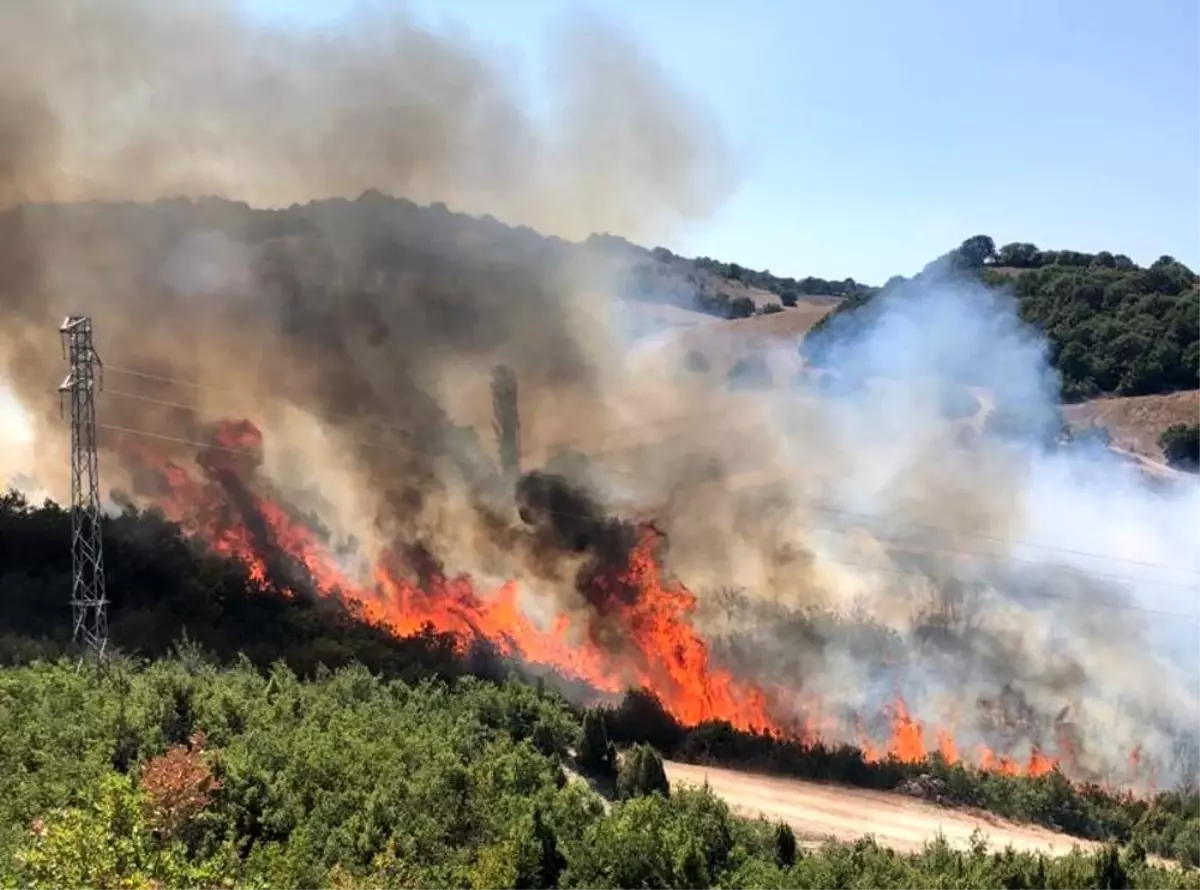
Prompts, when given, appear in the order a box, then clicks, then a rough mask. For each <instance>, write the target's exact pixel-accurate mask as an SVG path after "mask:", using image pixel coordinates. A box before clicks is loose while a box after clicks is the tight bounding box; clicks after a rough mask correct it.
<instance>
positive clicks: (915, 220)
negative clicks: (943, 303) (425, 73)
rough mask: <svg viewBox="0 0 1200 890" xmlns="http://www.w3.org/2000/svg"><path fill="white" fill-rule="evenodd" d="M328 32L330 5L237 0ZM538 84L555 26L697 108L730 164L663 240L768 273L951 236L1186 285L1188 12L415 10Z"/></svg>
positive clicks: (1188, 3)
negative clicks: (1169, 273)
mask: <svg viewBox="0 0 1200 890" xmlns="http://www.w3.org/2000/svg"><path fill="white" fill-rule="evenodd" d="M242 2H244V3H246V4H247V5H248V6H249V7H250V8H252V9H253V10H254V12H255V14H258V15H262V16H264V17H268V18H274V19H280V20H283V21H291V22H296V23H305V24H314V23H316V24H320V23H322V22H325V21H331V20H335V19H336V17H337V16H338V15H339V14H340V13H342V12H343V11H344V9H345V8H346V7H347V6H348V5H349V4H348V3H346V2H343V0H324V2H323V0H242ZM406 5H407V6H408V7H409V8H410V9H412V10H413V12H414V14H415V15H416V16H417V17H418V18H420V19H423V20H427V21H430V22H433V23H439V22H444V21H446V20H450V21H453V22H456V23H458V24H461V25H462V26H465V28H466V29H467V30H469V31H470V32H471V33H472V34H473V35H474V36H475V37H476V38H477V39H482V40H484V41H486V42H489V43H493V44H496V45H497V46H499V47H504V48H507V49H510V50H514V51H516V52H517V53H519V54H520V56H521V57H522V60H523V61H524V63H525V64H526V65H527V67H528V69H529V71H530V72H536V71H537V66H538V65H539V58H540V56H541V55H542V54H543V53H544V52H545V50H546V38H547V36H548V33H549V32H551V30H552V28H553V25H554V24H555V23H556V22H557V21H559V20H560V19H561V18H562V17H563V16H565V15H567V14H569V13H570V12H571V11H572V10H573V9H579V8H583V9H589V10H590V11H593V12H598V13H599V14H601V15H602V16H603V17H604V18H606V19H607V20H609V21H610V22H612V23H614V24H616V25H617V26H618V27H620V28H621V29H622V30H624V31H625V32H626V33H627V34H628V35H630V36H631V37H632V38H633V40H634V41H635V42H636V43H637V44H638V45H639V46H640V47H641V48H642V49H643V50H644V51H645V52H647V53H648V54H650V55H652V56H653V57H655V58H656V59H657V60H658V62H659V64H660V65H661V66H662V67H663V68H664V69H665V70H666V71H667V73H668V75H669V76H670V77H671V78H672V79H674V80H675V81H676V82H677V83H678V84H680V85H681V86H683V87H684V88H685V89H686V90H688V91H689V92H690V93H692V94H693V95H695V96H697V97H700V98H701V99H702V100H703V101H705V102H706V103H707V104H708V105H709V107H710V108H711V110H712V111H713V112H714V113H715V114H716V116H717V117H718V119H719V120H720V122H721V123H722V125H723V127H724V129H725V130H726V133H727V135H728V136H729V138H730V139H731V141H732V142H733V143H734V145H735V147H736V149H737V151H738V154H739V157H740V159H741V162H742V163H741V168H742V177H741V180H740V187H739V189H738V191H737V192H736V194H735V195H734V196H733V197H732V198H731V199H730V200H729V201H728V202H727V203H726V204H725V205H724V206H723V207H722V208H721V209H720V211H719V212H718V213H717V215H716V216H715V217H714V218H713V219H712V220H710V221H709V222H707V223H705V224H703V225H699V226H697V227H695V228H694V229H692V230H689V231H687V232H684V233H673V234H674V235H675V237H674V238H670V237H668V238H664V240H665V242H666V246H668V247H670V248H672V249H674V250H677V251H678V252H681V253H685V254H689V255H696V254H706V255H709V256H713V257H717V258H719V259H723V260H728V261H734V262H739V263H741V264H743V265H747V266H752V267H755V268H760V269H761V268H769V269H770V270H771V271H773V272H775V273H776V274H781V275H793V276H803V275H819V276H822V277H827V278H844V277H847V276H852V277H854V278H857V279H859V280H862V281H867V282H871V283H882V281H883V280H885V279H886V278H888V277H889V276H890V275H892V274H897V273H899V274H911V273H913V272H915V271H917V270H918V269H919V268H920V267H921V266H922V265H924V264H925V262H927V261H928V260H930V259H932V258H933V257H934V256H936V255H938V254H941V253H943V252H945V250H947V249H948V248H950V247H952V246H954V245H955V244H957V243H958V242H959V241H961V240H962V239H963V238H965V237H967V236H969V235H973V234H977V233H984V234H989V235H991V236H992V237H994V238H995V239H996V241H997V243H1005V242H1008V241H1015V240H1021V241H1033V242H1035V243H1037V244H1038V245H1040V246H1042V247H1046V248H1071V249H1075V250H1085V251H1096V250H1111V251H1113V252H1122V253H1127V254H1129V255H1130V256H1132V257H1133V258H1134V259H1135V260H1137V261H1138V262H1142V263H1149V262H1151V261H1153V260H1154V259H1156V258H1157V257H1158V256H1159V255H1160V254H1164V253H1169V254H1171V255H1173V256H1175V257H1177V258H1178V259H1180V260H1183V261H1184V262H1186V263H1188V264H1189V265H1190V266H1192V268H1194V269H1200V4H1197V3H1196V2H1194V0H1137V2H1133V0H1093V2H1085V0H1011V2H1006V3H1002V4H996V3H982V2H978V3H976V2H963V0H905V2H903V3H895V2H887V0H870V2H868V0H738V2H736V3H735V2H717V0H693V2H685V0H607V2H605V3H603V4H599V3H596V4H591V5H589V4H580V3H571V2H566V0H507V2H505V0H442V2H435V0H414V2H410V3H408V4H406Z"/></svg>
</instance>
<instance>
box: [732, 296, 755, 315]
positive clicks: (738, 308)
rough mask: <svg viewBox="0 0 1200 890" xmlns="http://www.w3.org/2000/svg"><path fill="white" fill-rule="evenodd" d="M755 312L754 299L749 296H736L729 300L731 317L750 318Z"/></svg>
mask: <svg viewBox="0 0 1200 890" xmlns="http://www.w3.org/2000/svg"><path fill="white" fill-rule="evenodd" d="M753 314H754V301H753V300H752V299H750V298H749V297H734V298H733V299H732V300H730V301H729V317H730V318H731V319H732V318H749V317H750V316H752V315H753Z"/></svg>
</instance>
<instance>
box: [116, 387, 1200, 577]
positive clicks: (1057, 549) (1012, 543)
mask: <svg viewBox="0 0 1200 890" xmlns="http://www.w3.org/2000/svg"><path fill="white" fill-rule="evenodd" d="M105 369H106V370H107V371H110V372H114V371H115V372H118V373H123V374H130V375H134V376H138V377H145V378H148V379H151V380H158V381H162V382H166V383H175V384H179V385H182V386H188V387H193V388H196V389H205V390H211V391H214V392H230V391H231V390H227V389H224V388H221V387H213V386H209V385H205V384H200V383H195V382H192V381H189V380H183V379H181V378H177V377H168V376H164V375H159V374H149V373H146V372H143V371H135V370H132V369H128V368H120V367H113V366H110V365H106V366H105ZM104 394H106V395H110V396H116V397H120V398H128V399H135V400H139V401H144V402H148V403H152V404H158V405H162V406H165V407H171V408H178V409H182V410H187V411H198V410H199V407H198V406H195V405H187V404H184V403H180V402H169V401H165V400H162V399H155V398H152V397H149V396H143V395H140V394H137V393H129V392H124V391H120V390H112V389H106V390H105V391H104ZM327 413H328V416H330V417H333V418H336V417H339V416H340V417H345V418H347V419H354V420H364V419H366V418H363V417H361V416H359V415H351V414H339V413H338V412H327ZM717 413H718V412H717V411H713V412H711V413H708V412H701V413H695V414H690V415H689V414H685V415H681V416H678V417H673V418H663V419H658V420H654V421H646V422H645V423H642V424H631V425H628V426H625V427H620V428H617V429H615V430H611V431H609V432H608V433H606V434H604V435H603V436H601V437H599V441H601V442H603V441H607V440H609V439H612V438H615V437H617V436H619V435H625V434H628V433H630V432H633V431H635V430H639V429H649V428H654V427H658V426H665V425H671V424H678V423H683V422H685V421H695V420H702V419H704V418H706V417H710V416H715V415H716V414H717ZM370 420H371V422H374V423H376V424H378V425H379V426H382V427H383V428H386V429H394V430H396V431H397V432H402V433H404V434H405V435H411V432H410V431H407V430H403V429H402V428H400V427H394V426H391V425H390V424H388V422H387V421H384V420H382V419H381V418H370ZM718 431H721V432H730V431H732V430H731V429H729V428H724V427H722V428H718ZM353 441H355V442H356V443H357V444H359V445H365V446H366V447H376V446H375V443H371V442H367V441H365V440H363V439H361V438H354V439H353ZM582 441H583V440H577V441H575V442H571V441H568V442H566V443H561V442H560V443H557V444H556V445H554V446H552V447H551V448H545V449H541V451H542V452H543V453H542V455H541V458H540V459H544V458H545V457H548V456H550V455H551V454H553V453H554V451H557V450H560V449H561V448H562V447H564V445H566V446H567V447H570V446H571V445H574V444H581V443H582ZM592 441H596V440H592ZM187 444H199V445H200V446H201V447H209V446H207V445H204V444H203V443H194V442H189V443H187ZM646 444H648V445H650V446H653V445H661V444H662V443H661V442H656V443H646ZM379 447H383V446H379ZM388 447H391V446H388ZM637 447H645V445H642V446H632V448H637ZM626 450H631V448H629V447H622V448H617V449H607V450H604V449H600V450H596V449H592V450H590V451H589V452H588V453H587V454H588V456H591V457H595V456H598V455H604V454H611V453H614V452H618V451H626ZM535 453H537V452H535ZM609 472H610V473H611V472H620V471H614V470H609ZM626 475H630V476H632V475H633V474H632V473H626ZM805 506H807V507H808V508H809V509H812V510H814V511H817V512H821V513H826V514H830V515H835V516H841V517H844V518H847V519H850V520H853V521H857V522H881V523H882V522H890V523H892V524H893V525H903V526H907V527H912V528H918V529H922V530H925V531H931V532H936V533H939V534H942V535H946V536H951V537H957V538H978V539H979V540H983V541H990V542H992V543H996V544H1002V545H1005V546H1008V547H1014V548H1028V549H1034V550H1043V551H1047V552H1052V553H1064V554H1070V555H1073V556H1081V557H1086V558H1089V559H1096V560H1104V561H1108V562H1116V563H1123V564H1127V565H1136V566H1141V567H1143V568H1153V569H1163V570H1166V571H1170V572H1176V573H1182V574H1188V575H1197V576H1200V571H1198V570H1195V569H1188V568H1184V567H1182V566H1172V565H1167V564H1164V563H1156V562H1150V561H1146V560H1138V559H1133V558H1130V557H1123V556H1114V555H1111V554H1107V553H1096V552H1094V551H1087V550H1078V549H1074V548H1069V547H1061V546H1057V545H1053V544H1042V543H1037V542H1033V541H1021V540H1009V539H1006V538H1002V537H999V536H995V535H988V534H985V533H982V532H963V531H961V530H957V529H948V528H944V527H941V526H936V525H930V524H927V523H922V522H917V521H914V520H909V519H884V518H882V517H879V516H876V515H872V514H869V513H855V512H852V511H847V510H843V509H840V508H835V507H829V506H823V505H820V504H806V505H805ZM829 530H833V529H829ZM892 540H895V539H892ZM976 555H978V554H976ZM1013 558H1014V559H1017V560H1018V561H1025V562H1036V560H1030V559H1024V560H1022V559H1021V558H1019V557H1013ZM1108 577H1113V578H1117V579H1119V580H1125V581H1129V580H1131V579H1129V578H1127V577H1124V576H1119V575H1109V576H1108ZM1137 580H1143V579H1137ZM1189 589H1192V588H1190V587H1189ZM1196 589H1200V587H1198V588H1196Z"/></svg>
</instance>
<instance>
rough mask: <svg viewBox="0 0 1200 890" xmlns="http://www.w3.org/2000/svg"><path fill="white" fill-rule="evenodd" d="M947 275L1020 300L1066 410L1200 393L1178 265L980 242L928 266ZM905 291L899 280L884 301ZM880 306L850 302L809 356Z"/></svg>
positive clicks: (1198, 329)
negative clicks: (856, 313) (1115, 399)
mask: <svg viewBox="0 0 1200 890" xmlns="http://www.w3.org/2000/svg"><path fill="white" fill-rule="evenodd" d="M947 265H949V266H953V267H956V268H957V270H958V271H959V272H960V273H962V274H965V275H971V276H975V277H977V278H979V279H981V280H982V281H984V282H986V283H988V284H991V285H994V286H997V287H1003V288H1006V289H1008V290H1010V291H1011V292H1012V293H1013V294H1014V296H1015V297H1016V299H1017V302H1018V307H1019V311H1020V314H1021V317H1022V319H1024V320H1025V321H1026V322H1028V323H1029V324H1031V325H1034V326H1035V327H1037V328H1038V329H1040V330H1041V331H1042V333H1043V334H1044V335H1045V337H1046V340H1047V342H1048V345H1049V359H1050V363H1051V365H1052V366H1053V367H1054V369H1055V370H1056V371H1058V373H1059V375H1060V377H1061V379H1062V394H1063V401H1065V402H1068V403H1070V402H1078V401H1082V400H1085V399H1090V398H1095V397H1097V396H1102V395H1117V396H1144V395H1161V394H1165V393H1171V392H1176V391H1180V390H1192V389H1196V388H1197V386H1200V325H1198V324H1197V319H1198V318H1200V279H1198V278H1197V277H1196V274H1195V273H1194V272H1193V271H1192V270H1191V269H1189V268H1188V267H1187V266H1185V265H1183V264H1182V263H1180V262H1178V261H1176V260H1175V259H1173V258H1172V257H1169V256H1163V257H1160V258H1159V259H1158V260H1156V261H1155V262H1154V263H1153V264H1151V265H1150V266H1148V267H1146V268H1142V267H1140V266H1138V265H1137V264H1135V263H1134V262H1133V261H1132V260H1130V259H1129V258H1128V257H1126V256H1123V255H1119V254H1118V255H1114V254H1111V253H1108V252H1106V251H1102V252H1100V253H1097V254H1087V253H1080V252H1077V251H1070V250H1060V251H1041V250H1038V249H1037V247H1036V246H1034V245H1032V244H1008V245H1005V246H1004V247H1001V248H999V249H996V247H995V245H994V243H993V242H992V239H991V238H989V237H987V236H986V235H977V236H975V237H973V238H969V239H967V240H966V241H964V242H963V244H962V245H961V246H960V247H958V248H956V249H955V250H953V251H951V252H950V253H949V254H947V255H946V256H945V257H943V258H941V260H940V261H937V262H936V263H934V264H930V266H931V267H935V266H936V267H937V268H939V269H940V268H945V267H946V266H947ZM927 271H928V270H927ZM922 274H927V273H922ZM902 282H903V279H893V280H892V281H890V282H889V283H888V286H887V287H885V288H883V290H882V291H881V292H885V291H887V290H889V288H890V287H894V286H895V285H897V284H899V283H902ZM874 296H875V294H874V293H872V294H867V295H864V296H858V297H855V298H854V299H849V300H847V301H845V302H844V303H843V304H842V305H841V306H839V307H838V309H837V310H836V311H835V312H834V313H833V314H832V315H830V316H827V317H826V318H825V319H823V320H822V321H821V322H819V323H818V324H817V325H816V327H814V329H813V332H812V333H813V339H814V341H815V342H814V343H812V344H810V346H809V349H810V350H815V351H816V352H817V353H819V352H820V351H821V349H820V340H821V338H822V337H825V338H829V337H831V336H833V335H834V334H835V331H836V329H837V327H838V326H836V325H834V319H835V318H837V317H839V316H844V315H847V314H848V313H850V312H852V311H853V310H855V309H857V308H859V307H861V306H864V305H866V304H867V303H869V302H870V301H871V299H873V298H874Z"/></svg>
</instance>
